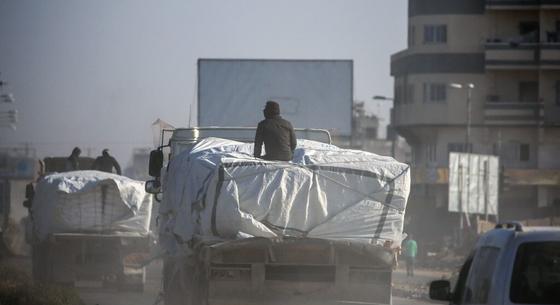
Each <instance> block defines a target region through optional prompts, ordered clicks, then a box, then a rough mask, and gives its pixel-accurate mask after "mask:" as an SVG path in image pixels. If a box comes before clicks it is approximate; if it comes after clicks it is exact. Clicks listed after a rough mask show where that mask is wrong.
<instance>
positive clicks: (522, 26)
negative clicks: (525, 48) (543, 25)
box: [519, 21, 539, 42]
mask: <svg viewBox="0 0 560 305" xmlns="http://www.w3.org/2000/svg"><path fill="white" fill-rule="evenodd" d="M519 34H520V35H521V38H522V41H523V42H537V41H538V40H539V22H538V21H522V22H520V23H519Z"/></svg>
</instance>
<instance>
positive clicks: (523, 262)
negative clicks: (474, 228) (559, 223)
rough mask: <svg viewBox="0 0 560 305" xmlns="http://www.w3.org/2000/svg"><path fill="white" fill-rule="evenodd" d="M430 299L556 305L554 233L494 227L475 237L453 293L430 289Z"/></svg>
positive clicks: (437, 285) (559, 279) (446, 285)
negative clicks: (472, 249)
mask: <svg viewBox="0 0 560 305" xmlns="http://www.w3.org/2000/svg"><path fill="white" fill-rule="evenodd" d="M430 298H432V299H434V300H441V301H450V304H493V305H498V304H500V305H502V304H503V305H509V304H560V228H558V227H523V226H522V225H521V224H520V223H506V224H498V225H497V226H496V228H495V229H494V230H491V231H489V232H487V233H486V234H484V235H483V236H481V238H480V240H479V241H478V242H477V244H476V247H475V249H474V251H473V253H472V254H471V255H470V256H469V257H468V258H467V260H466V262H465V263H464V264H463V266H462V267H461V270H460V272H459V278H458V280H457V283H456V285H455V289H454V290H453V291H451V284H450V282H449V281H447V280H439V281H434V282H432V283H431V284H430Z"/></svg>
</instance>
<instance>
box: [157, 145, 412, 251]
mask: <svg viewBox="0 0 560 305" xmlns="http://www.w3.org/2000/svg"><path fill="white" fill-rule="evenodd" d="M252 153H253V144H251V143H242V142H236V141H231V140H225V139H220V138H207V139H204V140H201V141H200V142H199V143H198V144H197V145H196V146H195V147H193V149H191V150H189V151H185V152H183V153H181V154H179V155H177V156H173V159H172V160H171V161H170V164H169V166H168V170H167V172H166V173H165V174H164V177H163V179H164V181H163V187H164V190H163V192H164V195H165V196H164V198H163V202H162V205H161V207H160V217H161V218H160V226H161V227H160V235H161V236H160V244H161V245H162V246H163V247H164V248H165V249H166V250H167V252H169V253H173V252H174V251H177V249H184V248H185V247H181V246H180V245H181V244H186V245H188V244H189V242H190V241H192V240H193V239H199V240H200V239H218V240H220V239H221V240H232V239H242V238H250V237H267V238H284V237H304V238H319V239H328V240H349V241H353V242H359V243H366V244H378V245H383V244H384V243H385V242H386V241H391V242H392V243H393V244H395V245H399V244H400V242H401V240H402V237H403V236H402V231H403V222H404V213H405V209H406V203H407V199H408V194H409V191H410V169H409V166H408V165H407V164H403V163H400V162H397V161H396V160H394V159H393V158H390V157H384V156H379V155H376V154H373V153H368V152H364V151H357V150H349V149H341V148H338V147H336V146H334V145H330V144H324V143H320V142H315V141H310V140H298V146H297V148H296V151H295V153H294V158H293V160H292V161H291V162H277V161H265V160H262V159H257V158H254V157H253V155H252ZM178 246H179V247H178ZM187 248H188V247H187Z"/></svg>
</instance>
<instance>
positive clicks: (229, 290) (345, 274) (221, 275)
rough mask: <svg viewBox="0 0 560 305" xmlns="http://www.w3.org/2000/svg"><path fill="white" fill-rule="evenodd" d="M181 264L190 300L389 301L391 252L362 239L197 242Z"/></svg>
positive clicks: (211, 302) (210, 302) (291, 302)
mask: <svg viewBox="0 0 560 305" xmlns="http://www.w3.org/2000/svg"><path fill="white" fill-rule="evenodd" d="M177 263H178V264H181V262H180V261H178V262H177ZM191 266H192V267H191ZM183 268H184V269H183V271H184V272H183V273H182V274H192V275H193V276H192V277H188V276H186V277H184V278H183V280H184V281H186V283H185V284H186V286H187V287H191V289H190V291H189V293H190V294H191V296H192V297H194V299H193V303H192V304H348V302H359V303H361V304H390V301H391V272H392V253H391V251H390V250H388V249H385V248H383V247H379V246H373V245H367V244H357V243H352V242H346V241H329V240H321V239H310V238H291V239H282V240H280V239H267V238H249V239H245V240H238V241H231V242H224V243H216V244H205V243H201V244H200V245H198V247H197V250H196V259H195V261H193V262H189V263H187V264H186V265H184V266H183ZM170 269H172V267H169V266H168V270H170ZM171 273H172V272H169V274H171ZM180 273H181V272H180ZM168 280H170V281H171V282H173V280H172V279H168ZM170 281H167V283H168V285H169V286H173V284H175V283H171V282H170ZM191 281H192V282H191ZM175 282H176V281H175ZM164 285H165V283H164ZM183 295H184V293H183ZM183 298H184V296H183ZM171 304H175V303H171Z"/></svg>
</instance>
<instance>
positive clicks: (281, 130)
mask: <svg viewBox="0 0 560 305" xmlns="http://www.w3.org/2000/svg"><path fill="white" fill-rule="evenodd" d="M263 114H264V117H265V119H264V120H262V121H260V122H259V125H258V126H257V132H256V133H255V147H254V151H253V155H254V156H255V157H256V158H262V159H265V160H277V161H291V160H292V157H293V154H294V150H295V149H296V144H297V139H296V133H295V131H294V128H293V127H292V124H291V123H290V122H288V121H287V120H285V119H283V118H282V117H281V116H280V105H278V103H277V102H275V101H268V102H266V106H265V108H264V110H263ZM263 143H264V149H265V153H266V154H265V155H264V156H263V155H261V153H262V145H263Z"/></svg>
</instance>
